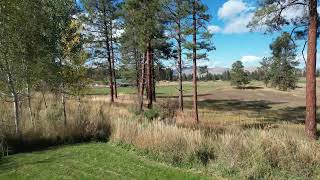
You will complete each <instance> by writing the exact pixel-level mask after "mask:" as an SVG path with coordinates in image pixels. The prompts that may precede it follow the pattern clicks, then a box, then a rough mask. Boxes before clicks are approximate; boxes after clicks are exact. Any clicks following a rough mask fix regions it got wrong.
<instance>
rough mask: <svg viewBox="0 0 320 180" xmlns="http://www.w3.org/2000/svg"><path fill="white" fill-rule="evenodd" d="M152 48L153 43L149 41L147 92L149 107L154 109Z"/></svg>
mask: <svg viewBox="0 0 320 180" xmlns="http://www.w3.org/2000/svg"><path fill="white" fill-rule="evenodd" d="M152 64H153V62H152V49H151V43H150V42H148V45H147V83H148V86H147V93H148V109H152V106H153V95H152V92H153V87H152V84H153V78H152V71H153V67H152Z"/></svg>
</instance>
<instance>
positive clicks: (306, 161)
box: [0, 95, 320, 179]
mask: <svg viewBox="0 0 320 180" xmlns="http://www.w3.org/2000/svg"><path fill="white" fill-rule="evenodd" d="M46 104H47V107H45V105H44V100H41V98H40V97H39V98H34V100H33V109H34V110H35V111H34V116H35V118H34V119H35V121H36V123H35V124H36V127H35V128H34V127H32V123H31V122H30V119H29V112H28V111H27V108H22V112H21V114H22V119H21V121H22V124H21V127H20V128H21V130H22V137H16V136H14V134H13V133H11V132H14V126H13V120H12V119H13V117H12V115H11V114H12V111H11V108H12V106H11V104H8V103H1V104H0V112H1V113H2V116H1V119H0V122H1V126H0V127H1V131H0V132H2V134H3V137H5V138H6V141H5V142H6V144H8V145H9V146H10V148H11V149H12V150H13V151H24V150H34V149H36V148H39V147H40V148H41V147H48V146H51V145H59V144H66V143H77V142H86V141H91V140H100V141H107V140H111V141H112V142H114V143H121V144H129V145H132V146H134V147H135V148H137V149H140V150H143V152H149V154H152V155H153V156H154V157H156V158H157V159H160V160H162V161H165V162H168V163H171V164H173V165H178V166H188V167H200V168H201V170H205V171H206V172H208V173H215V174H216V173H220V175H221V176H224V177H227V178H229V177H231V178H232V177H235V178H242V179H279V178H300V179H317V178H320V175H319V174H320V167H319V165H320V144H319V142H316V141H309V140H307V139H305V138H304V135H303V129H302V128H301V127H300V126H299V125H292V124H277V125H274V126H269V125H268V126H264V125H263V126H255V124H256V123H262V124H263V119H262V120H261V119H252V118H250V117H246V116H238V115H237V116H236V117H233V116H232V115H231V114H227V115H226V116H223V114H220V115H218V114H217V115H215V116H214V118H218V119H219V121H218V123H212V122H210V117H209V116H208V115H207V114H206V121H203V122H202V123H201V124H200V125H194V124H192V122H191V118H190V115H189V114H188V112H186V113H178V112H176V111H175V109H176V108H175V105H174V104H175V102H162V103H160V104H158V105H157V111H159V113H160V114H161V116H162V117H159V118H158V119H153V120H152V121H150V120H147V119H146V118H145V117H144V116H142V115H135V114H134V113H132V112H130V109H132V108H130V107H129V106H128V105H125V106H124V105H122V104H115V105H110V104H108V102H107V97H103V96H100V97H84V98H82V99H81V103H79V102H78V101H77V99H73V98H69V99H68V101H67V121H68V124H67V126H66V127H65V126H64V124H63V114H62V112H63V111H62V106H61V104H60V103H59V98H56V97H55V96H53V95H47V98H46ZM126 104H127V103H126ZM22 107H26V105H25V104H24V103H23V104H22ZM166 107H168V108H169V109H166ZM224 118H230V119H231V120H232V121H230V122H236V123H230V122H229V123H223V119H224ZM170 119H171V120H170ZM175 122H176V123H175ZM214 122H215V121H214ZM248 122H249V125H248ZM251 124H254V125H253V126H252V125H251ZM0 138H1V134H0ZM20 138H22V139H20Z"/></svg>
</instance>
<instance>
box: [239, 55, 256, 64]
mask: <svg viewBox="0 0 320 180" xmlns="http://www.w3.org/2000/svg"><path fill="white" fill-rule="evenodd" d="M260 60H261V57H258V56H253V55H247V56H242V57H241V59H240V61H241V62H243V63H256V62H258V61H260Z"/></svg>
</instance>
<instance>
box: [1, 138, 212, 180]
mask: <svg viewBox="0 0 320 180" xmlns="http://www.w3.org/2000/svg"><path fill="white" fill-rule="evenodd" d="M0 179H212V177H211V178H209V177H205V176H203V175H200V174H197V173H195V172H190V171H188V170H185V169H179V168H174V167H170V166H167V165H164V164H160V163H158V162H154V161H152V160H150V159H147V158H145V157H141V156H139V155H137V153H135V152H132V151H127V150H125V149H122V148H121V147H118V146H113V145H110V144H104V143H91V144H83V145H75V146H66V147H61V148H58V149H52V150H47V151H40V152H34V153H26V154H17V155H12V156H9V157H7V158H5V159H3V160H2V161H1V162H0Z"/></svg>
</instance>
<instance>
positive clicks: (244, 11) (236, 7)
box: [218, 0, 255, 34]
mask: <svg viewBox="0 0 320 180" xmlns="http://www.w3.org/2000/svg"><path fill="white" fill-rule="evenodd" d="M254 9H255V7H252V6H250V5H249V4H247V3H246V2H244V1H243V0H228V1H227V2H226V3H224V4H223V5H222V7H221V8H219V10H218V17H219V18H220V19H222V20H223V21H224V23H225V27H224V28H223V30H222V32H223V33H225V34H237V33H246V32H249V28H247V25H248V23H249V22H250V21H251V19H252V17H253V16H254V12H253V10H254Z"/></svg>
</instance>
